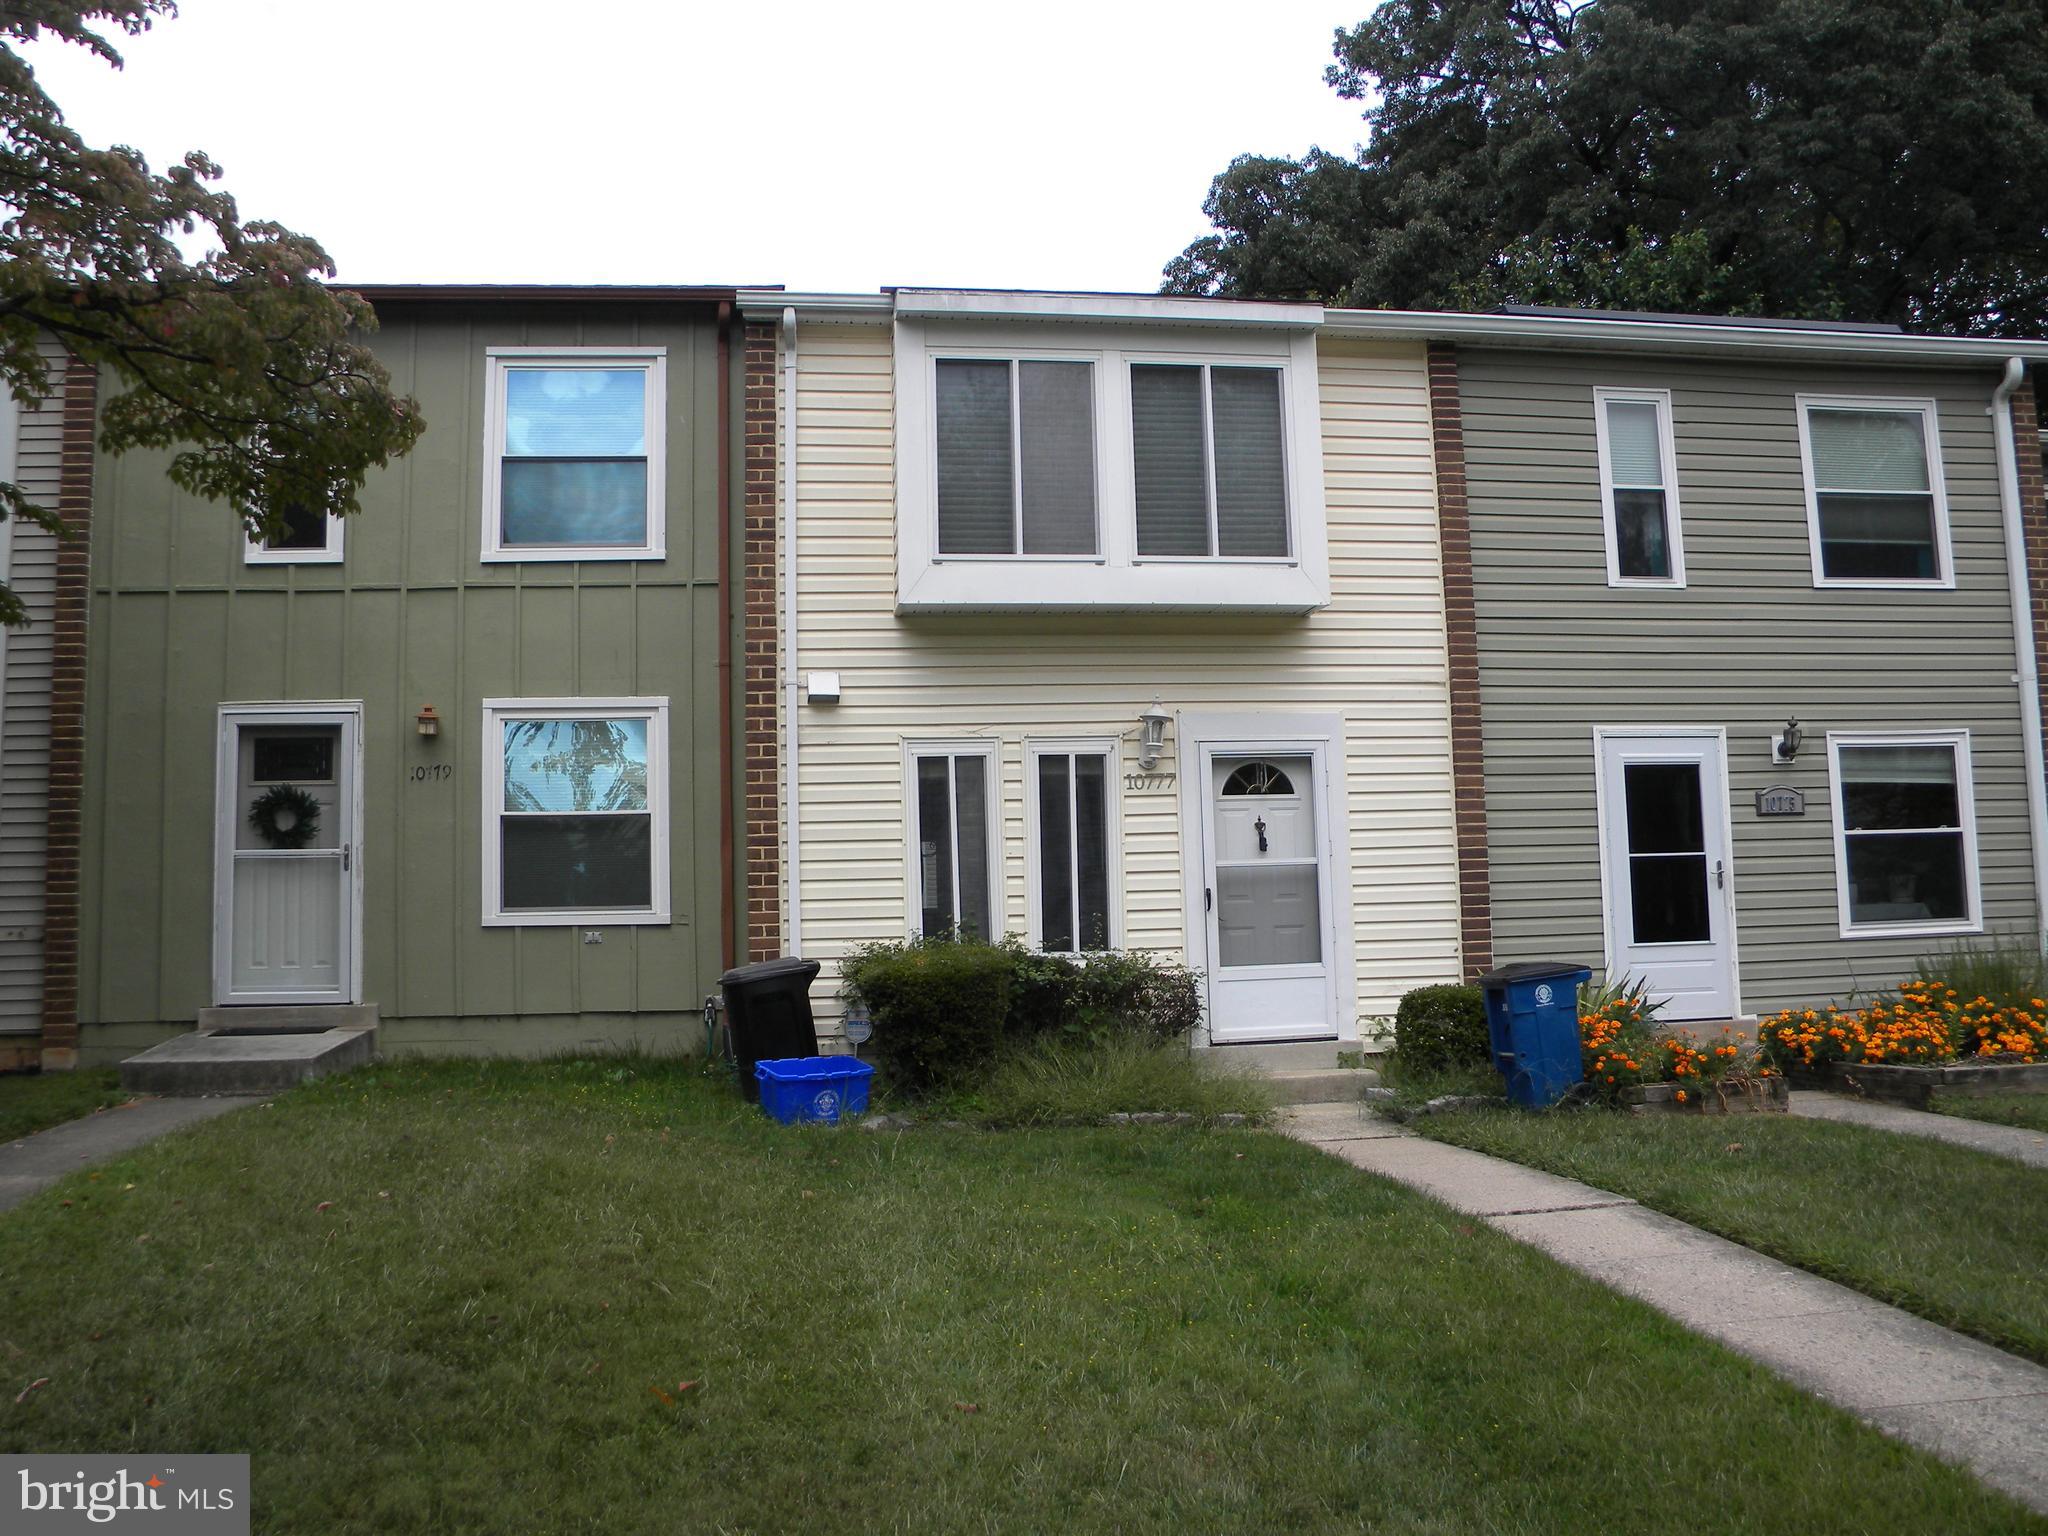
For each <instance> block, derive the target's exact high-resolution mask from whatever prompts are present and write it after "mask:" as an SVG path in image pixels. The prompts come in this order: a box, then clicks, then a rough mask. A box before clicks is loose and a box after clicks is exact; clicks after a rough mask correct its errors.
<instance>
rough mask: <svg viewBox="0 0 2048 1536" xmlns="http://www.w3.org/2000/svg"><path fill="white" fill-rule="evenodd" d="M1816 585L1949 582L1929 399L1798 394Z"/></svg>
mask: <svg viewBox="0 0 2048 1536" xmlns="http://www.w3.org/2000/svg"><path fill="white" fill-rule="evenodd" d="M1799 422H1800V449H1801V452H1802V454H1803V457H1804V461H1805V467H1806V505H1807V523H1808V528H1809V532H1810V535H1811V538H1812V541H1813V572H1814V584H1815V585H1816V586H1876V587H1894V586H1898V587H1919V586H1944V587H1945V586H1953V585H1954V584H1955V577H1954V572H1953V571H1952V570H1951V569H1950V566H1949V540H1948V502H1947V497H1946V495H1945V493H1944V491H1943V488H1942V482H1941V475H1940V472H1939V465H1940V442H1939V438H1938V435H1937V432H1936V421H1935V408H1934V402H1932V401H1931V400H1930V401H1906V402H1900V401H1893V400H1832V399H1831V400H1811V399H1802V400H1801V401H1800V402H1799Z"/></svg>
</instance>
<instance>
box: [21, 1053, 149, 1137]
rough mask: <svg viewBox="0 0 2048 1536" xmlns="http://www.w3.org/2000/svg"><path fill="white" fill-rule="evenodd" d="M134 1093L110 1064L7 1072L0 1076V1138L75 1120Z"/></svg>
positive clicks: (125, 1100)
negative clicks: (65, 1069) (81, 1069)
mask: <svg viewBox="0 0 2048 1536" xmlns="http://www.w3.org/2000/svg"><path fill="white" fill-rule="evenodd" d="M133 1097H134V1095H133V1094H131V1093H129V1092H127V1091H126V1090H124V1089H123V1088H122V1087H121V1082H120V1077H119V1074H117V1073H116V1072H115V1070H114V1069H113V1068H112V1067H100V1068H94V1069H91V1070H84V1071H78V1072H10V1073H8V1074H7V1075H6V1076H4V1077H0V1141H18V1140H20V1139H21V1138H22V1137H24V1136H28V1135H31V1134H33V1133H34V1132H36V1131H41V1130H47V1129H48V1128H49V1127H50V1126H53V1125H62V1124H63V1123H64V1122H65V1121H66V1120H76V1119H78V1118H79V1117H80V1116H81V1115H89V1114H91V1113H92V1112H93V1111H94V1110H96V1109H103V1108H105V1107H106V1106H107V1105H110V1104H125V1103H127V1102H128V1101H129V1100H130V1099H131V1098H133Z"/></svg>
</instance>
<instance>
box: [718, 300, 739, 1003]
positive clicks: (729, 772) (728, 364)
mask: <svg viewBox="0 0 2048 1536" xmlns="http://www.w3.org/2000/svg"><path fill="white" fill-rule="evenodd" d="M731 332H732V304H731V303H730V302H729V301H728V302H723V303H721V304H720V305H719V306H718V361H717V375H718V664H717V667H716V668H715V675H716V676H717V679H718V954H719V964H720V966H721V967H722V968H723V969H725V970H731V969H732V968H733V967H734V966H735V965H738V964H739V959H738V942H739V941H738V933H739V910H738V908H739V898H738V896H737V895H736V893H735V886H736V883H737V878H738V872H737V870H736V869H735V868H734V864H733V860H734V857H735V851H734V842H735V839H734V836H733V824H732V823H733V761H732V748H733V742H732V523H733V512H734V508H733V504H732V335H731Z"/></svg>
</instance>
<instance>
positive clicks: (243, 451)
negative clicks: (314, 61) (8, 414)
mask: <svg viewBox="0 0 2048 1536" xmlns="http://www.w3.org/2000/svg"><path fill="white" fill-rule="evenodd" d="M175 14H176V6H175V4H174V0H0V382H4V384H5V385H6V387H7V388H8V389H9V390H10V391H11V392H12V393H13V394H14V396H15V397H16V398H17V399H19V400H23V401H32V400H38V399H42V398H43V397H45V396H46V395H47V393H48V391H49V388H50V373H49V368H48V365H47V363H46V361H45V359H44V357H43V355H42V350H41V346H40V343H41V340H42V338H44V337H54V338H55V339H56V340H58V341H60V342H61V343H62V344H63V345H64V346H65V347H66V348H68V349H69V350H70V352H71V353H72V354H73V355H74V356H76V357H77V358H79V359H81V360H82V361H83V362H85V363H86V364H90V365H96V366H99V367H102V368H104V369H106V370H108V371H109V372H110V373H111V374H112V375H113V377H114V378H115V379H116V380H117V381H118V383H120V384H121V385H124V386H125V387H124V388H121V389H120V390H119V391H118V392H117V393H115V394H113V395H112V397H111V398H109V399H107V400H106V401H105V402H104V404H103V406H102V409H101V415H100V427H99V441H100V446H101V447H102V448H104V449H106V450H107V451H109V452H120V451H122V450H125V449H130V448H168V449H173V450H175V451H174V452H173V454H172V457H171V463H170V475H171V478H172V479H173V480H174V481H175V482H176V483H177V484H179V485H181V486H183V487H184V488H185V489H186V490H188V491H191V492H193V493H195V494H197V495H200V496H204V497H208V498H212V499H215V500H219V501H223V502H225V503H227V504H228V505H229V506H230V507H231V508H233V509H234V511H235V512H236V513H237V514H238V515H239V516H240V517H241V519H242V520H243V522H244V523H245V524H246V525H247V527H248V528H249V530H250V532H251V533H252V534H255V535H257V536H262V535H266V534H271V535H274V534H277V533H279V532H281V531H282V530H283V526H284V525H283V518H284V516H285V514H286V512H287V510H289V509H293V508H298V509H303V510H305V511H309V512H310V511H315V510H318V511H324V512H329V513H334V514H339V515H344V516H345V515H347V514H349V513H352V512H354V511H356V510H357V509H358V504H357V499H356V493H357V491H358V490H359V489H360V488H361V486H362V483H363V480H364V477H365V476H366V475H367V473H368V472H369V470H371V469H372V468H374V467H376V466H378V465H381V464H384V463H386V462H388V461H389V459H390V458H391V457H393V456H395V455H398V454H402V453H404V452H405V451H406V450H407V449H408V448H409V447H411V446H412V443H413V442H414V440H415V439H416V438H417V437H418V436H419V432H420V426H421V420H420V413H419V407H418V405H417V404H416V403H415V402H414V401H412V400H410V399H404V398H400V397H398V396H396V395H394V394H393V392H392V389H391V380H390V376H389V375H388V374H387V373H386V372H385V370H384V369H383V367H382V366H381V365H380V364H379V363H378V362H377V361H376V359H375V358H373V357H372V356H371V355H370V353H369V352H368V350H367V349H366V348H365V347H364V345H363V342H362V339H361V338H362V334H363V333H364V332H367V331H368V330H370V329H372V328H373V327H374V326H375V324H376V320H375V316H374V315H373V314H372V313H371V311H370V307H369V305H367V304H366V303H364V302H363V301H362V300H361V299H360V298H358V297H357V296H355V295H354V294H350V293H346V292H338V291H335V290H333V289H330V288H329V287H327V286H326V283H325V281H324V280H325V279H328V278H331V277H332V276H333V275H334V267H333V263H331V262H330V261H329V260H328V258H327V253H326V252H325V251H323V250H322V249H321V248H320V246H319V244H318V243H317V242H315V241H313V240H310V239H308V238H307V237H306V236H304V235H299V234H294V233H293V232H292V231H290V230H288V229H285V228H283V227H281V226H279V225H277V224H273V223H267V222H261V221H254V220H252V221H248V222H244V221H243V220H242V218H241V216H240V214H239V212H238V211H237V209H236V207H235V201H234V199H233V198H232V197H230V196H228V195H227V194H226V193H224V192H222V191H220V190H218V189H217V188H216V187H215V186H214V185H213V184H214V183H215V182H217V181H218V180H219V178H220V174H221V173H220V170H219V168H218V167H217V166H215V165H214V164H213V162H212V161H210V160H208V159H207V158H206V156H205V155H203V154H200V153H196V152H195V153H192V154H188V155H186V156H185V157H184V159H183V160H182V161H180V162H179V163H178V164H177V165H175V166H172V167H171V168H170V169H169V170H168V171H167V172H165V173H164V174H161V175H159V174H157V173H155V172H152V171H151V170H150V168H149V165H148V163H147V162H146V161H145V160H144V159H143V157H142V156H141V155H140V154H138V153H136V152H135V151H134V150H132V149H127V148H122V147H119V146H117V147H115V148H112V149H94V148H92V147H90V146H89V145H87V144H86V143H85V142H84V140H83V139H81V138H80V136H79V135H78V134H77V133H76V132H74V131H73V130H72V129H71V128H70V126H69V125H68V124H66V122H65V121H64V117H63V114H62V113H61V112H60V111H59V110H58V107H57V105H56V103H55V102H53V101H52V100H51V99H50V98H49V96H48V95H47V94H46V93H45V92H44V91H43V89H42V87H41V85H40V84H38V83H37V80H36V77H35V72H34V70H33V69H32V68H31V67H30V66H29V64H28V62H27V60H26V59H25V58H24V57H23V55H22V52H21V49H22V47H23V46H25V45H27V44H30V43H33V42H35V41H37V40H38V39H41V38H45V37H50V38H56V39H60V40H63V41H65V42H69V43H73V44H76V45H78V46H80V47H83V48H87V49H90V50H91V51H92V52H93V53H94V54H95V55H97V56H98V57H99V58H101V59H103V60H105V61H106V63H107V64H108V65H109V66H111V67H114V68H119V67H120V64H121V56H120V54H119V53H117V52H116V51H115V49H114V47H113V45H112V44H111V43H110V42H109V40H108V35H107V34H108V33H110V32H115V31H118V32H123V33H126V34H128V35H130V36H134V35H136V34H139V33H141V32H142V31H144V30H146V29H147V28H148V27H149V26H150V25H151V24H152V23H153V22H154V21H156V20H158V19H159V18H168V17H171V16H174V15H175ZM308 131H311V130H310V125H309V128H308ZM187 248H195V249H198V250H199V254H197V255H194V256H190V257H188V256H187V254H186V250H187ZM0 516H6V517H23V518H28V519H30V520H31V521H34V522H37V523H40V524H42V525H43V526H45V527H49V528H53V529H54V528H56V527H57V526H58V523H57V519H56V515H55V512H54V510H53V509H51V508H47V507H41V506H37V505H36V504H34V503H33V502H32V501H31V500H30V499H29V498H28V497H27V496H25V495H24V494H23V492H22V490H21V488H20V487H19V486H17V485H14V484H10V483H6V482H5V481H0ZM23 617H24V615H23V611H22V607H21V604H20V602H19V601H18V600H17V599H16V598H15V596H14V594H13V593H12V592H9V591H7V590H5V589H4V588H0V621H4V622H6V623H10V624H17V623H20V622H22V619H23Z"/></svg>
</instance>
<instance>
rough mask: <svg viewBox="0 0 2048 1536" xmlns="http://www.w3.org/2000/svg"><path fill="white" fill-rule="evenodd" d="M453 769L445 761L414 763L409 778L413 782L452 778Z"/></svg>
mask: <svg viewBox="0 0 2048 1536" xmlns="http://www.w3.org/2000/svg"><path fill="white" fill-rule="evenodd" d="M454 777H455V770H454V768H452V767H451V766H449V765H448V764H447V763H414V764H413V765H412V773H411V778H412V781H413V783H415V784H431V783H433V782H435V781H436V780H439V779H452V778H454Z"/></svg>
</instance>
